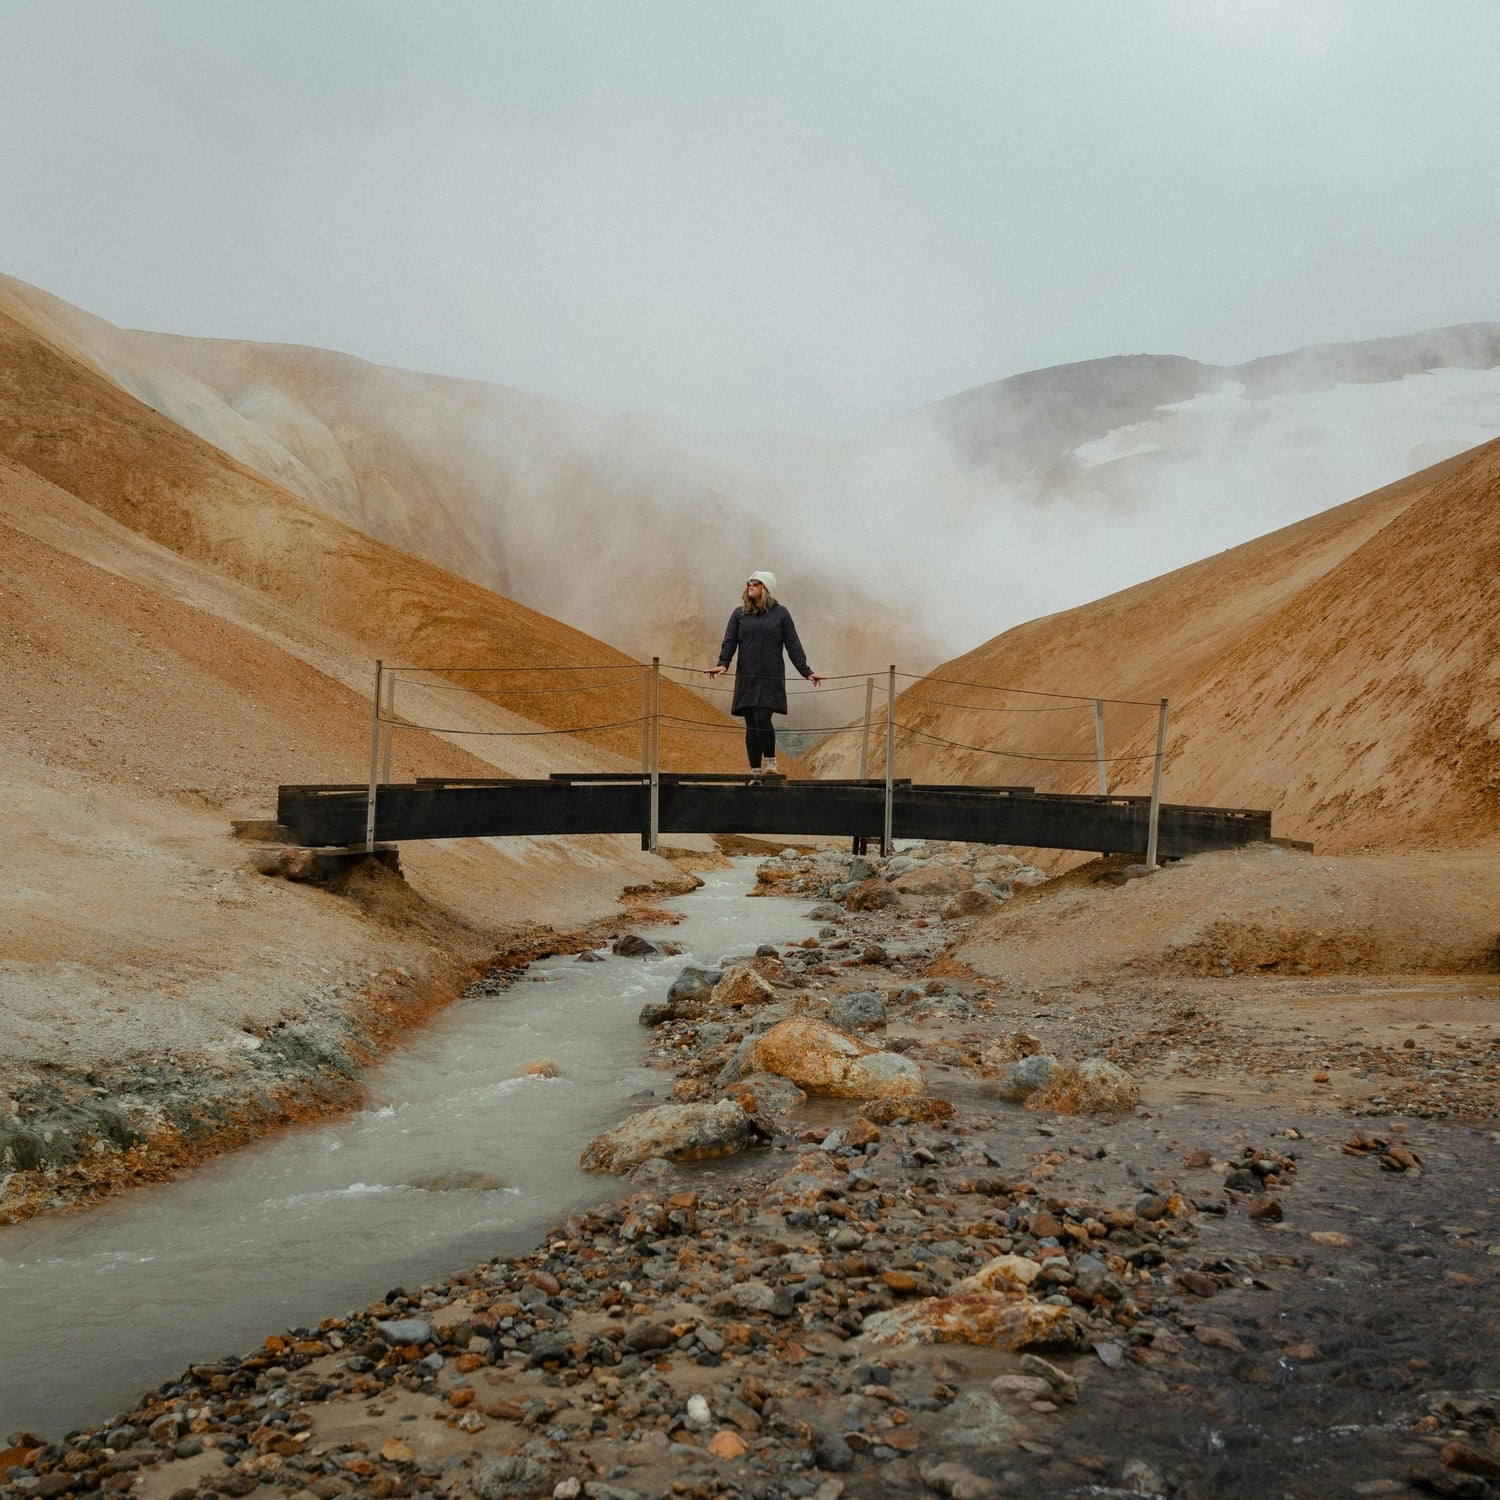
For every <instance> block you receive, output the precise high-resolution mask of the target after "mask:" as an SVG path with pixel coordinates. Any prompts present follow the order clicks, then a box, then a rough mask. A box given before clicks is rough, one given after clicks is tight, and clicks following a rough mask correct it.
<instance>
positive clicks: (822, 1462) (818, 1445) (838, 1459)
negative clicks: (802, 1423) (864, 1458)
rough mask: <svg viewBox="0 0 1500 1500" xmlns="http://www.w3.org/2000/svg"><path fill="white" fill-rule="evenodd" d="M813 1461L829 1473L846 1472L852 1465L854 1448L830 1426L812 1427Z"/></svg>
mask: <svg viewBox="0 0 1500 1500" xmlns="http://www.w3.org/2000/svg"><path fill="white" fill-rule="evenodd" d="M812 1441H813V1462H814V1463H815V1464H816V1465H817V1466H818V1467H819V1468H820V1469H825V1470H827V1471H828V1472H829V1473H830V1474H847V1473H848V1472H849V1470H850V1469H852V1468H853V1467H854V1449H853V1448H851V1447H850V1446H849V1444H848V1443H846V1442H845V1441H844V1437H843V1434H842V1433H840V1432H836V1431H835V1430H834V1429H833V1428H832V1427H816V1428H814V1429H813V1440H812Z"/></svg>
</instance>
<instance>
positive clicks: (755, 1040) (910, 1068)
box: [741, 1017, 927, 1099]
mask: <svg viewBox="0 0 1500 1500" xmlns="http://www.w3.org/2000/svg"><path fill="white" fill-rule="evenodd" d="M749 1041H750V1046H749V1047H748V1048H747V1049H746V1052H745V1057H744V1061H743V1062H742V1064H741V1067H742V1069H743V1071H744V1072H747V1073H748V1072H750V1071H754V1070H759V1071H761V1072H765V1073H776V1074H779V1075H780V1076H781V1077H782V1078H790V1079H791V1081H792V1082H793V1083H795V1084H796V1085H797V1087H798V1088H801V1089H805V1090H806V1091H807V1092H808V1093H810V1094H829V1095H832V1096H833V1097H835V1098H840V1099H889V1098H903V1097H910V1096H916V1095H921V1094H924V1093H926V1091H927V1085H926V1082H925V1080H924V1079H923V1077H922V1070H921V1069H920V1068H919V1067H918V1066H917V1064H916V1063H914V1062H913V1061H912V1060H911V1059H910V1058H908V1057H902V1056H901V1055H900V1054H899V1053H895V1052H882V1051H881V1050H880V1049H879V1048H878V1047H872V1046H870V1045H869V1044H868V1043H866V1042H862V1041H860V1040H859V1039H858V1038H857V1037H852V1036H850V1035H849V1034H848V1033H847V1032H844V1031H840V1030H838V1028H837V1027H834V1026H829V1025H827V1024H826V1023H825V1022H822V1021H814V1020H810V1019H807V1018H805V1017H794V1018H793V1019H792V1020H789V1021H779V1022H778V1023H777V1024H776V1025H775V1026H773V1027H771V1029H770V1030H769V1031H766V1032H763V1033H761V1034H760V1035H759V1036H756V1037H752V1038H750V1039H749Z"/></svg>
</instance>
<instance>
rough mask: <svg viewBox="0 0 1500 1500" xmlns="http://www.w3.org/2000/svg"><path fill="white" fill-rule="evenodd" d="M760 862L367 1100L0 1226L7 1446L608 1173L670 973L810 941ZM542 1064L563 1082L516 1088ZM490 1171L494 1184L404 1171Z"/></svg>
mask: <svg viewBox="0 0 1500 1500" xmlns="http://www.w3.org/2000/svg"><path fill="white" fill-rule="evenodd" d="M755 864H756V861H755V860H753V859H741V860H736V861H735V862H734V868H732V869H728V870H714V871H710V872H707V874H706V876H705V884H704V885H703V887H702V888H701V889H699V890H697V891H694V892H693V893H692V894H691V895H688V896H683V897H677V898H674V899H672V900H670V901H667V902H664V903H663V904H664V905H665V906H666V907H668V908H669V909H671V910H673V911H675V912H677V913H679V914H680V915H681V917H682V921H681V922H680V923H679V924H678V925H677V926H675V927H672V928H669V929H664V930H663V932H662V937H663V938H664V939H665V938H670V939H671V941H672V942H674V943H676V944H679V945H680V946H681V947H682V948H683V950H684V952H683V953H682V954H681V955H679V956H674V957H660V958H647V959H639V958H637V959H625V958H616V957H613V956H611V955H608V954H607V953H606V956H605V961H604V962H602V963H581V962H579V961H578V959H577V957H574V956H570V957H566V958H554V959H548V960H545V961H543V962H540V963H537V964H534V965H532V966H531V967H530V968H529V969H528V970H527V971H526V973H525V975H524V976H522V977H520V978H519V979H518V980H517V982H516V983H515V984H514V985H513V986H511V987H510V988H509V989H507V990H506V991H505V992H504V993H502V994H499V995H488V996H472V997H466V998H465V999H463V1000H461V1001H459V1002H457V1003H456V1004H454V1005H452V1006H451V1007H450V1008H449V1009H448V1010H446V1011H445V1012H444V1013H443V1015H442V1016H441V1017H439V1018H438V1019H437V1020H436V1021H435V1022H434V1023H433V1024H432V1025H430V1026H429V1027H427V1028H426V1029H425V1030H424V1031H423V1032H422V1033H421V1034H420V1035H418V1036H415V1037H413V1038H412V1039H411V1040H410V1042H409V1043H407V1044H406V1045H405V1046H403V1047H402V1048H401V1049H400V1050H399V1051H398V1052H396V1053H395V1054H393V1055H392V1056H391V1057H390V1058H389V1059H388V1060H387V1061H385V1062H384V1063H383V1064H382V1065H381V1066H380V1067H379V1068H378V1069H377V1070H375V1071H374V1072H373V1073H372V1074H371V1076H370V1078H369V1081H368V1088H367V1096H366V1105H365V1107H364V1108H363V1109H361V1110H359V1111H357V1112H355V1113H353V1114H350V1115H345V1116H342V1117H340V1118H338V1119H336V1120H334V1121H331V1122H329V1123H327V1124H323V1125H318V1126H310V1127H307V1128H304V1129H298V1130H294V1131H291V1132H288V1133H286V1134H284V1135H280V1136H277V1137H275V1138H273V1139H270V1140H266V1141H263V1142H261V1143H259V1144H257V1145H254V1146H251V1147H248V1148H246V1149H245V1150H242V1151H238V1152H235V1153H233V1154H231V1155H228V1156H224V1157H221V1158H219V1159H218V1160H216V1161H214V1162H212V1163H210V1164H208V1165H207V1166H204V1167H203V1168H201V1169H199V1170H197V1171H195V1172H192V1173H189V1174H186V1175H184V1176H182V1177H180V1178H178V1179H176V1180H174V1181H172V1182H170V1183H166V1184H163V1185H161V1186H155V1187H146V1188H139V1189H137V1190H135V1191H133V1192H131V1193H129V1194H127V1195H125V1196H124V1197H121V1198H119V1199H116V1200H114V1201H112V1202H108V1203H105V1204H103V1205H101V1206H100V1207H98V1208H94V1209H91V1210H89V1211H88V1212H86V1213H80V1214H72V1215H62V1216H58V1217H49V1218H42V1219H37V1220H32V1221H29V1222H27V1223H24V1224H19V1225H16V1226H13V1227H10V1228H7V1229H4V1230H0V1435H3V1434H5V1433H9V1432H11V1431H13V1430H14V1429H16V1428H18V1427H35V1428H38V1429H40V1430H42V1431H43V1432H46V1433H48V1434H60V1433H62V1432H63V1431H65V1430H68V1429H72V1428H77V1427H82V1426H84V1425H85V1424H89V1423H93V1422H98V1421H101V1420H103V1419H105V1418H107V1417H109V1416H111V1415H112V1414H113V1413H114V1412H116V1411H118V1410H120V1409H122V1408H123V1407H125V1406H126V1405H128V1404H129V1403H130V1401H131V1400H132V1399H133V1398H134V1397H135V1395H136V1394H137V1393H138V1392H139V1391H140V1389H141V1388H142V1387H144V1386H147V1385H151V1384H153V1383H155V1382H157V1381H160V1380H163V1379H166V1378H168V1377H170V1376H171V1375H173V1374H175V1373H176V1372H177V1371H179V1370H180V1369H182V1368H183V1366H185V1365H187V1364H189V1363H192V1362H194V1361H198V1360H208V1359H214V1358H217V1357H219V1356H221V1355H223V1354H226V1353H231V1352H239V1351H242V1350H245V1349H248V1348H250V1347H252V1346H254V1345H256V1344H258V1343H259V1342H260V1341H261V1340H262V1339H263V1338H264V1337H265V1336H266V1335H267V1334H268V1333H272V1332H275V1331H279V1330H281V1329H284V1328H288V1327H295V1326H299V1325H305V1324H316V1323H317V1321H318V1320H319V1319H320V1318H322V1317H324V1316H327V1315H328V1314H330V1313H337V1312H340V1311H342V1310H344V1309H346V1308H349V1307H352V1306H356V1305H360V1304H363V1303H365V1302H368V1301H370V1300H371V1299H372V1298H374V1297H377V1296H381V1295H383V1294H384V1293H385V1292H386V1290H388V1289H389V1288H390V1287H392V1286H395V1285H410V1286H415V1285H418V1284H420V1283H421V1282H422V1281H424V1280H430V1279H433V1278H435V1277H438V1276H441V1275H443V1274H445V1273H451V1272H452V1271H454V1270H455V1269H458V1268H460V1267H463V1266H465V1265H468V1264H472V1263H474V1262H476V1261H479V1260H484V1259H487V1258H488V1257H490V1256H492V1255H495V1254H497V1253H504V1252H507V1251H511V1250H518V1249H520V1248H522V1247H525V1246H529V1245H530V1244H531V1243H533V1242H534V1241H535V1239H536V1237H537V1236H538V1234H539V1233H540V1232H541V1231H542V1230H543V1229H545V1228H546V1226H547V1225H548V1224H550V1223H552V1222H553V1221H555V1220H556V1219H557V1218H558V1217H559V1216H561V1215H563V1214H565V1213H567V1212H568V1211H570V1210H571V1209H573V1208H576V1207H578V1206H580V1205H584V1204H590V1203H595V1202H597V1201H599V1200H600V1199H601V1198H603V1197H606V1196H608V1195H609V1193H610V1192H611V1191H612V1190H613V1189H614V1187H615V1186H616V1181H615V1180H614V1179H601V1178H598V1177H591V1176H588V1175H587V1174H585V1173H584V1172H583V1171H581V1170H580V1168H579V1166H578V1155H579V1152H580V1150H581V1149H582V1147H583V1146H584V1144H585V1143H586V1142H587V1141H588V1140H589V1139H590V1138H591V1137H592V1136H594V1135H596V1134H597V1133H598V1132H599V1131H600V1130H603V1129H606V1128H608V1127H609V1126H611V1125H612V1124H614V1123H615V1122H616V1121H617V1120H618V1119H619V1118H620V1117H621V1116H622V1115H623V1114H624V1113H625V1112H626V1111H627V1109H628V1101H630V1100H631V1099H632V1097H633V1096H636V1095H639V1094H641V1093H642V1092H643V1091H655V1092H656V1093H658V1094H662V1093H663V1092H664V1090H665V1088H666V1087H667V1086H668V1084H669V1080H666V1079H665V1077H664V1075H663V1074H662V1073H661V1072H659V1071H655V1070H651V1069H648V1068H647V1067H646V1066H645V1065H644V1061H645V1056H646V1048H647V1043H648V1039H649V1034H648V1033H647V1032H645V1031H643V1030H642V1029H641V1028H640V1026H639V1025H638V1024H637V1022H636V1015H637V1013H638V1012H639V1010H640V1008H641V1006H642V1004H643V1003H644V1002H645V1001H646V1000H647V999H654V998H659V997H661V996H662V995H664V994H665V992H666V989H667V986H668V985H669V984H670V983H671V981H672V980H673V979H674V978H675V977H676V975H677V974H678V973H679V972H680V971H681V969H682V967H683V966H684V964H687V963H689V962H701V963H705V964H712V963H716V962H717V961H718V960H719V959H720V958H722V957H726V956H730V955H747V954H749V953H752V952H753V951H754V949H755V947H756V946H757V945H758V944H760V943H785V942H788V941H791V940H795V939H799V938H802V937H804V936H806V935H807V934H809V933H810V932H812V931H813V930H814V924H812V923H810V922H808V921H807V920H806V918H805V916H804V915H803V913H804V912H805V911H806V909H807V905H808V903H807V902H806V901H793V900H784V899H776V898H767V899H759V900H756V901H754V902H747V901H746V900H745V896H746V893H747V892H748V891H749V890H750V889H751V888H752V887H753V885H754V883H755ZM538 1058H547V1059H550V1060H551V1061H553V1062H555V1063H556V1064H557V1065H558V1068H559V1069H560V1075H561V1076H559V1077H555V1078H539V1077H518V1076H517V1075H518V1073H519V1072H520V1070H521V1069H522V1068H523V1067H524V1066H525V1064H526V1063H528V1062H530V1061H532V1060H533V1059H538ZM450 1173H476V1174H484V1175H485V1177H486V1178H488V1179H490V1180H494V1179H498V1180H499V1181H500V1182H503V1184H504V1187H503V1188H491V1189H489V1190H478V1191H475V1190H469V1191H437V1192H435V1191H430V1190H428V1189H427V1188H422V1187H417V1186H413V1185H411V1184H412V1182H413V1181H414V1180H417V1179H422V1178H428V1179H431V1178H435V1177H438V1176H440V1175H442V1174H450Z"/></svg>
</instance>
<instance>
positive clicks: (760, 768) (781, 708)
mask: <svg viewBox="0 0 1500 1500" xmlns="http://www.w3.org/2000/svg"><path fill="white" fill-rule="evenodd" d="M783 649H785V651H786V654H787V655H788V656H790V657H791V659H792V665H793V666H794V667H796V669H797V670H798V671H799V672H800V673H801V674H802V675H803V676H804V677H805V678H807V680H808V681H809V682H810V683H812V685H813V686H814V687H817V686H818V684H819V683H821V682H822V681H823V679H822V678H821V677H819V676H818V675H817V674H816V673H815V672H814V671H813V670H812V668H811V667H809V666H808V664H807V657H806V656H805V655H804V654H803V650H802V642H801V641H799V640H798V639H797V627H796V626H795V625H793V624H792V617H791V615H790V614H788V613H787V608H786V605H784V604H778V603H777V602H776V575H775V574H774V573H766V572H759V573H752V574H751V575H750V579H749V582H748V583H746V585H745V593H744V597H743V598H742V599H741V600H740V607H739V608H738V609H737V610H735V612H734V613H733V614H732V615H730V617H729V626H728V628H727V629H726V630H725V632H724V644H723V645H722V646H720V647H719V664H718V666H716V667H711V668H709V672H708V675H709V676H710V677H722V676H723V674H724V673H725V672H727V671H728V670H729V663H730V662H731V661H732V660H733V659H734V653H735V652H736V651H738V652H739V653H740V664H739V667H738V669H737V670H736V672H735V674H734V702H733V703H732V704H730V707H729V711H730V713H732V714H739V715H740V716H741V717H742V718H743V719H744V721H745V751H746V753H747V754H748V755H749V757H750V770H751V773H752V775H760V774H765V775H769V776H777V775H780V772H779V771H778V770H777V769H776V730H775V728H774V726H773V725H772V723H771V715H772V714H784V713H785V712H786V667H785V665H784V664H783V662H782V657H781V653H782V650H783Z"/></svg>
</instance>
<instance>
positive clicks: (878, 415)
mask: <svg viewBox="0 0 1500 1500" xmlns="http://www.w3.org/2000/svg"><path fill="white" fill-rule="evenodd" d="M0 35H3V38H4V41H3V56H4V58H5V72H4V81H3V86H0V270H3V271H5V272H8V273H10V274H12V275H15V276H19V277H21V278H22V279H24V280H26V281H30V282H34V283H37V284H39V285H41V286H43V287H45V288H47V289H48V290H50V291H53V292H56V293H57V294H59V295H60V296H63V297H65V298H67V299H68V300H69V301H73V302H76V303H79V304H81V305H83V306H85V307H87V308H89V309H90V310H92V311H95V312H98V313H100V314H102V315H103V316H105V317H107V318H110V319H112V320H113V321H115V322H120V323H125V324H129V325H134V326H140V327H148V328H153V329H166V330H171V331H175V332H182V333H191V334H206V335H223V336H229V337H236V338H252V339H269V340H285V341H291V342H297V343H307V344H316V345H322V346H326V347H331V348H337V349H343V350H348V351H350V352H352V353H355V354H359V355H362V356H364V357H366V358H369V359H373V360H377V361H380V362H382V363H386V364H397V365H407V366H412V367H416V368H420V369H427V370H437V371H443V372H447V373H454V374H462V375H472V376H478V377H481V378H485V379H490V380H498V381H503V382H506V383H509V384H513V385H519V386H523V387H527V388H530V389H535V390H541V391H547V392H550V393H553V394H556V395H560V396H565V397H568V398H570V399H573V400H577V401H580V402H583V403H586V404H588V405H592V406H596V407H601V408H605V409H611V410H654V411H659V412H663V413H667V414H670V415H674V416H678V417H681V418H683V419H686V420H688V421H692V422H696V423H706V424H713V425H721V426H730V425H734V426H741V425H778V426H790V427H795V428H799V429H802V430H806V431H811V432H821V433H828V434H833V435H844V434H849V433H852V432H855V431H858V430H859V429H860V428H862V427H864V426H866V425H868V424H871V423H874V422H877V421H879V420H881V419H883V418H885V417H887V416H889V415H892V414H894V413H896V412H898V411H901V410H904V409H907V408H910V407H912V406H915V405H918V404H920V403H923V402H925V401H929V400H933V399H937V398H939V397H942V396H945V395H949V394H951V393H953V392H955V391H958V390H962V389H964V388H966V387H969V386H973V385H977V384H982V383H984V382H986V381H989V380H994V379H998V378H1000V377H1001V376H1004V375H1007V374H1012V373H1014V372H1016V371H1019V370H1025V369H1033V368H1037V367H1039V366H1044V365H1050V364H1058V363H1062V362H1066V361H1070V360H1079V359H1089V358H1094V357H1097V356H1101V355H1108V354H1116V353H1133V352H1140V351H1151V352H1163V353H1179V354H1188V355H1192V356H1195V357H1197V358H1200V359H1205V360H1210V361H1215V362H1233V361H1238V360H1241V359H1245V358H1248V357H1251V356H1254V355H1257V354H1266V353H1273V352H1277V351H1280V350H1284V349H1288V348H1293V347H1296V346H1298V345H1301V344H1306V343H1310V342H1317V341H1324V340H1345V339H1357V338H1365V337H1373V336H1378V335H1382V334H1388V333H1396V332H1403V331H1408V330H1411V329H1416V328H1424V327H1433V326H1439V325H1443V324H1449V323H1460V322H1469V321H1473V320H1478V319H1500V276H1497V266H1500V259H1497V246H1500V171H1497V165H1500V90H1497V88H1496V87H1495V79H1494V65H1495V59H1496V57H1497V56H1500V4H1496V3H1495V0H1475V3H1461V0H1443V3H1421V4H1415V3H1411V0H1399V3H1382V0H1101V3H1066V0H1045V3H1037V0H1017V3H1005V0H979V3H972V4H967V3H964V4H952V3H950V4H940V3H933V0H921V3H914V4H890V3H882V0H855V3H830V0H823V3H810V0H792V3H786V4H781V3H776V4H770V3H738V4H729V3H709V0H682V3H657V0H640V3H630V0H597V3H591V4H573V3H565V0H528V3H524V4H507V3H497V0H451V3H443V0H422V3H414V0H403V3H400V4H397V3H393V0H367V3H345V0H317V3H315V4H309V3H307V0H292V3H281V0H236V3H228V0H182V3H167V0H0Z"/></svg>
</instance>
